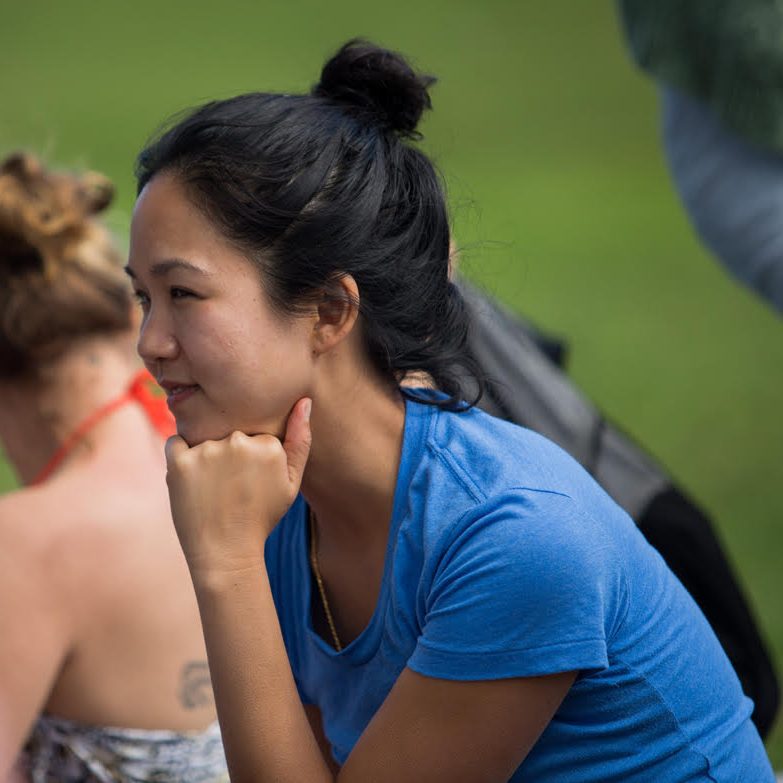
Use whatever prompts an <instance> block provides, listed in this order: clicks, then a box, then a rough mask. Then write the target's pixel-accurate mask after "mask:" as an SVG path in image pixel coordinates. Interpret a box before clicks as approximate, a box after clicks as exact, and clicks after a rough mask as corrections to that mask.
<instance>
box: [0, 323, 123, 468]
mask: <svg viewBox="0 0 783 783" xmlns="http://www.w3.org/2000/svg"><path fill="white" fill-rule="evenodd" d="M137 369H138V367H137V365H136V364H135V363H134V361H133V358H132V352H131V349H130V343H129V342H128V341H127V340H126V338H125V337H117V338H112V339H109V338H104V339H97V338H96V339H90V340H85V341H83V342H80V343H79V344H77V345H75V346H74V347H72V348H71V349H70V350H69V351H68V353H67V354H65V355H64V356H62V357H60V358H59V359H57V360H56V361H55V362H53V363H51V364H50V365H47V366H46V367H45V368H43V369H42V371H41V373H40V374H39V376H38V377H37V378H36V379H35V380H33V379H29V380H28V379H25V380H20V381H3V382H2V383H0V441H2V443H3V447H4V450H5V454H6V456H7V458H8V459H9V460H10V462H11V464H12V465H13V466H14V468H15V470H16V473H17V476H18V477H19V479H20V480H21V482H22V483H23V484H30V483H31V482H32V481H33V480H34V479H35V477H36V476H37V475H38V474H39V473H40V471H41V470H42V468H43V467H44V466H45V465H46V464H47V462H48V461H49V460H50V458H51V457H52V455H53V454H54V453H55V452H56V451H57V450H58V449H59V448H60V447H61V446H62V445H63V443H64V442H65V441H66V439H67V438H68V437H69V436H70V435H71V434H72V433H73V432H74V430H76V428H77V427H78V426H79V425H80V424H81V423H82V422H83V421H84V420H85V419H86V418H87V417H88V416H90V414H92V413H93V412H94V411H95V410H97V409H98V408H99V407H100V406H101V405H105V404H106V403H107V402H109V401H110V400H112V399H114V398H116V397H118V396H120V395H121V394H122V393H123V392H124V391H126V389H127V387H128V384H129V382H130V379H131V377H132V375H133V374H134V372H136V371H137ZM99 430H100V427H99V426H96V428H95V430H94V431H92V432H89V433H86V434H85V437H84V439H83V441H80V443H79V444H78V445H75V447H74V450H73V453H72V454H69V455H67V457H66V458H65V460H64V461H63V463H62V467H63V469H65V468H66V467H67V464H68V463H69V462H71V461H74V460H77V459H78V458H79V457H80V456H83V455H84V454H85V453H88V452H89V448H90V447H91V446H94V445H95V440H96V438H97V437H99V434H100V433H99Z"/></svg>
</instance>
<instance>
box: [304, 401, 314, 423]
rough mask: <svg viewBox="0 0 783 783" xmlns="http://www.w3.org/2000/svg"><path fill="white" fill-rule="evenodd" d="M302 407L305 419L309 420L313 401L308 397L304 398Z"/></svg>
mask: <svg viewBox="0 0 783 783" xmlns="http://www.w3.org/2000/svg"><path fill="white" fill-rule="evenodd" d="M302 407H303V408H304V417H305V421H310V411H311V410H312V409H313V401H312V400H310V399H307V400H305V404H304V405H303V406H302Z"/></svg>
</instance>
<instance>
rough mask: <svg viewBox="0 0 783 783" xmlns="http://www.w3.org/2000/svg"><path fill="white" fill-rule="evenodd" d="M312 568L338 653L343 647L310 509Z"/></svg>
mask: <svg viewBox="0 0 783 783" xmlns="http://www.w3.org/2000/svg"><path fill="white" fill-rule="evenodd" d="M310 568H311V569H312V571H313V576H314V577H315V583H316V585H318V593H319V594H320V596H321V606H323V608H324V614H325V615H326V622H327V624H328V625H329V630H330V631H331V632H332V641H333V642H334V649H335V650H337V652H340V650H342V649H343V646H342V644H341V643H340V637H339V636H338V635H337V626H336V625H335V624H334V617H333V616H332V610H331V609H330V608H329V600H328V599H327V597H326V588H325V587H324V580H323V579H322V578H321V569H320V568H319V567H318V527H317V525H316V519H315V513H314V512H313V509H310Z"/></svg>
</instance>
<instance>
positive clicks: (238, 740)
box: [193, 561, 334, 783]
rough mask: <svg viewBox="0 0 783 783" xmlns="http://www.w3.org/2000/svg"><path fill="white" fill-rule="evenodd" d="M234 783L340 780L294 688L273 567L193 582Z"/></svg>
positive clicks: (196, 578)
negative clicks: (277, 607) (272, 578)
mask: <svg viewBox="0 0 783 783" xmlns="http://www.w3.org/2000/svg"><path fill="white" fill-rule="evenodd" d="M193 584H194V586H195V589H196V595H197V598H198V603H199V609H200V611H201V622H202V625H203V629H204V638H205V641H206V646H207V655H208V658H209V668H210V673H211V677H212V686H213V688H214V692H215V700H216V704H217V712H218V718H219V720H220V729H221V732H222V735H223V743H224V746H225V750H226V758H227V760H228V767H229V772H230V775H231V781H232V783H244V781H248V782H249V783H262V782H263V781H275V782H276V783H286V782H287V781H291V783H301V781H307V782H308V783H321V782H322V781H323V782H324V783H326V782H327V781H328V782H331V781H333V780H334V778H333V776H332V774H331V772H330V771H329V769H328V768H327V766H326V764H325V762H324V759H323V757H322V755H321V752H320V749H319V747H318V743H317V741H316V739H315V737H314V735H313V732H312V730H311V728H310V724H309V721H308V719H307V715H306V713H305V710H304V707H303V706H302V704H301V701H300V699H299V694H298V692H297V689H296V684H295V683H294V678H293V674H292V672H291V666H290V664H289V662H288V656H287V654H286V650H285V645H284V643H283V637H282V633H281V631H280V623H279V621H278V618H277V612H276V610H275V606H274V602H273V600H272V592H271V589H270V586H269V579H268V576H267V573H266V567H265V565H264V563H263V561H262V562H260V563H259V564H258V566H257V567H248V568H246V569H242V570H240V571H234V572H231V573H221V574H214V573H212V574H196V573H194V574H193Z"/></svg>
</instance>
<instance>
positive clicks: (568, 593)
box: [266, 402, 774, 783]
mask: <svg viewBox="0 0 783 783" xmlns="http://www.w3.org/2000/svg"><path fill="white" fill-rule="evenodd" d="M266 560H267V567H268V570H269V576H270V581H271V585H272V591H273V594H274V598H275V603H276V606H277V610H278V614H279V617H280V623H281V626H282V631H283V636H284V638H285V643H286V648H287V650H288V655H289V658H290V661H291V666H292V669H293V673H294V677H295V679H296V682H297V686H298V688H299V692H300V695H301V698H302V700H303V701H304V702H305V703H313V704H317V705H318V707H319V708H320V710H321V714H322V716H323V723H324V730H325V733H326V736H327V738H328V740H329V742H330V743H331V745H332V750H333V754H334V757H335V758H336V759H337V761H338V762H339V763H343V762H344V761H345V759H346V758H347V756H348V755H349V753H350V752H351V749H352V748H353V746H354V744H355V743H356V741H357V739H358V738H359V736H360V735H361V734H362V732H363V731H364V729H365V727H366V726H367V724H368V723H369V721H370V719H371V717H372V716H373V714H374V713H375V712H376V711H377V710H378V708H379V707H380V705H381V704H382V702H383V700H384V699H385V698H386V695H387V694H388V693H389V691H390V689H391V687H392V685H393V684H394V682H395V680H396V679H397V677H398V676H399V675H400V673H401V672H402V670H403V669H404V668H405V667H406V666H407V667H409V668H410V669H412V670H414V671H416V672H419V673H420V674H423V675H426V676H429V677H437V678H444V679H452V680H488V679H497V678H505V677H528V676H535V675H543V674H552V673H555V672H562V671H578V672H579V674H578V676H577V679H576V682H575V684H574V685H573V687H572V688H571V689H570V691H569V692H568V694H567V696H566V697H565V700H564V701H563V703H562V704H561V706H560V708H559V709H558V710H557V712H556V713H555V716H554V718H553V719H552V721H551V723H550V724H549V725H548V726H547V728H546V729H545V731H544V733H543V734H542V735H541V737H540V739H539V740H538V742H537V743H536V744H535V746H534V747H533V749H532V750H531V751H530V753H529V755H528V757H527V758H526V759H525V761H524V762H523V764H522V765H521V766H520V767H519V769H518V770H517V772H516V773H515V774H514V776H513V777H512V779H511V780H512V781H522V780H525V781H534V782H539V781H540V782H544V781H546V782H547V783H549V782H550V781H551V782H553V783H554V782H555V781H556V782H557V783H563V782H564V781H566V782H567V783H577V782H579V783H581V782H584V783H587V782H588V781H590V783H610V782H611V781H623V783H632V782H633V781H645V783H648V782H649V781H667V783H675V782H678V781H708V780H712V781H740V780H741V781H754V783H766V781H770V783H773V781H774V777H773V773H772V770H771V767H770V765H769V761H768V759H767V756H766V754H765V751H764V747H763V745H762V743H761V740H760V738H759V736H758V733H757V732H756V729H755V727H754V726H753V724H752V722H751V721H750V718H749V716H750V714H751V711H752V704H751V702H750V701H749V700H748V699H747V698H745V696H744V695H743V693H742V690H741V687H740V684H739V681H738V679H737V677H736V675H735V673H734V671H733V669H732V667H731V664H730V663H729V661H728V659H727V657H726V656H725V654H724V653H723V650H722V648H721V646H720V644H719V642H718V641H717V639H716V637H715V635H714V634H713V632H712V630H711V628H710V626H709V624H708V623H707V621H706V620H705V619H704V617H703V615H702V614H701V612H700V610H699V609H698V607H697V606H696V605H695V603H694V602H693V600H692V599H691V597H690V596H689V594H688V593H687V592H686V591H685V589H684V588H683V587H682V585H681V584H680V583H679V581H678V580H677V579H676V578H675V577H674V576H673V575H672V573H671V572H670V571H669V569H668V568H667V567H666V565H665V564H664V562H663V560H662V559H661V557H660V556H659V555H658V553H657V552H656V551H655V550H654V549H653V548H652V547H651V546H650V545H649V544H647V542H646V541H645V539H644V538H643V536H642V535H641V534H640V533H639V531H638V530H637V528H636V526H635V525H634V523H633V521H632V520H631V519H630V518H629V517H628V516H627V515H626V514H625V512H624V511H622V510H621V509H620V507H619V506H617V505H616V504H615V503H614V502H613V501H612V500H611V498H609V496H608V495H607V494H606V493H605V492H604V491H603V490H602V489H601V488H600V487H599V486H598V485H597V484H596V483H595V481H593V479H592V478H591V477H590V476H589V475H588V474H587V473H586V472H585V471H584V470H583V469H582V468H581V467H580V466H579V465H578V464H577V463H576V462H575V461H574V460H572V459H571V458H570V457H569V456H568V455H567V454H566V453H565V452H563V451H562V450H561V449H559V448H558V447H557V446H555V445H554V444H552V443H551V442H549V441H548V440H546V439H544V438H542V437H540V436H539V435H536V434H535V433H533V432H531V431H529V430H525V429H523V428H521V427H517V426H515V425H512V424H509V423H507V422H503V421H500V420H499V419H495V418H493V417H491V416H488V415H487V414H485V413H483V412H481V411H479V410H471V411H469V412H466V413H450V412H447V411H442V410H439V409H438V408H436V407H433V406H428V405H424V404H421V403H414V402H406V416H405V432H404V437H403V447H402V456H401V462H400V468H399V473H398V477H397V486H396V491H395V497H394V509H393V513H392V520H391V527H390V531H389V540H388V544H387V550H386V561H385V565H384V573H383V580H382V584H381V589H380V595H379V598H378V603H377V606H376V608H375V612H374V614H373V616H372V619H371V620H370V623H369V625H368V626H367V628H365V629H364V631H363V632H362V633H361V634H360V635H359V637H358V638H356V639H355V640H354V641H353V642H352V643H351V644H349V645H348V646H347V647H346V648H345V649H344V650H342V652H339V653H338V652H336V651H335V650H334V649H333V648H332V647H331V646H330V645H328V644H327V643H326V642H324V640H323V639H321V637H320V636H319V635H318V634H317V633H316V632H315V631H314V630H313V626H312V622H311V587H312V582H311V579H312V577H311V573H310V568H309V564H308V526H307V519H306V504H305V502H304V499H303V498H302V497H301V496H300V497H299V498H298V499H297V500H296V502H295V503H294V505H293V506H292V507H291V509H290V510H289V512H288V513H287V514H286V516H285V517H284V518H283V520H282V521H281V522H280V524H279V525H278V527H277V528H276V529H275V531H274V533H273V535H272V536H271V537H270V538H269V541H268V543H267V548H266Z"/></svg>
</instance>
